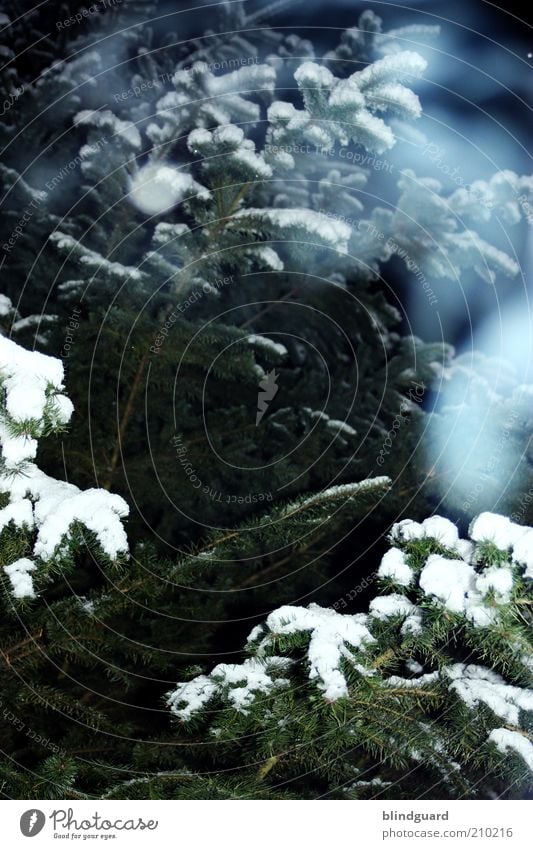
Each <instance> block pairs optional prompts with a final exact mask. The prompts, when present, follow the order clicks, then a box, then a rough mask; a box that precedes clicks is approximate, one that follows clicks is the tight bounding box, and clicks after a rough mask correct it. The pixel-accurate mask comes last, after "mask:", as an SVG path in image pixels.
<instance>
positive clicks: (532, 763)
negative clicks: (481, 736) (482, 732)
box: [489, 728, 533, 772]
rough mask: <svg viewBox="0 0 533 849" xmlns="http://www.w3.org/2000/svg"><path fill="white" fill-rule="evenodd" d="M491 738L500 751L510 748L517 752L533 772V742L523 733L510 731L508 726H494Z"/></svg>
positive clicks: (504, 751) (506, 750)
mask: <svg viewBox="0 0 533 849" xmlns="http://www.w3.org/2000/svg"><path fill="white" fill-rule="evenodd" d="M489 740H492V742H493V743H495V744H496V746H497V747H498V749H499V750H500V752H503V753H506V752H508V751H509V749H511V750H512V751H514V752H516V754H518V755H520V757H521V758H523V759H524V761H525V762H526V764H527V765H528V767H529V769H530V770H531V771H532V772H533V743H531V742H530V741H529V740H528V739H527V737H524V735H523V734H519V733H518V731H509V729H508V728H494V730H493V731H491V732H490V734H489Z"/></svg>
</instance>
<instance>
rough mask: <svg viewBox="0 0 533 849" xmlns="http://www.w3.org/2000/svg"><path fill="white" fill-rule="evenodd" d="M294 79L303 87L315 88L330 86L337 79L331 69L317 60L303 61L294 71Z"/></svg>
mask: <svg viewBox="0 0 533 849" xmlns="http://www.w3.org/2000/svg"><path fill="white" fill-rule="evenodd" d="M294 79H295V80H296V82H297V83H298V84H299V85H301V86H303V87H306V86H309V87H314V88H328V87H329V86H331V85H332V84H333V83H334V81H335V77H334V76H333V74H332V73H331V71H329V70H328V69H327V68H325V67H324V66H323V65H317V64H316V62H302V64H301V65H300V66H299V67H298V68H297V70H296V71H295V72H294Z"/></svg>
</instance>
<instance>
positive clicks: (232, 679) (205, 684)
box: [167, 657, 291, 720]
mask: <svg viewBox="0 0 533 849" xmlns="http://www.w3.org/2000/svg"><path fill="white" fill-rule="evenodd" d="M290 665H291V661H290V660H288V659H287V658H281V657H270V658H268V659H267V660H265V661H259V660H257V659H255V658H248V659H247V660H245V661H244V663H240V664H234V663H219V664H218V666H215V668H214V669H213V671H212V672H211V673H210V675H209V676H207V675H199V676H197V677H196V678H194V679H193V680H192V681H188V682H185V683H183V684H178V686H177V688H176V690H174V692H172V693H170V694H169V696H168V702H167V703H168V704H169V706H170V709H171V711H172V713H174V714H175V715H176V716H179V717H180V719H183V720H187V719H190V718H191V716H192V715H193V714H195V713H197V712H198V711H199V710H200V709H201V708H202V707H203V706H204V705H205V704H207V703H208V702H209V701H210V700H211V699H212V698H213V697H214V696H215V695H217V694H219V693H220V694H225V695H226V696H227V699H228V701H229V702H230V703H231V705H232V706H233V707H234V708H235V710H237V711H238V712H239V713H247V708H248V707H249V706H250V705H251V703H252V702H253V700H254V699H255V696H256V695H257V693H269V692H271V691H272V690H274V689H279V688H282V687H285V686H288V685H289V681H288V679H286V678H276V679H274V678H272V674H273V673H274V672H278V671H280V670H282V669H286V668H287V667H288V666H290ZM236 685H240V686H236ZM226 691H227V692H226ZM183 705H184V706H183ZM180 706H181V707H180Z"/></svg>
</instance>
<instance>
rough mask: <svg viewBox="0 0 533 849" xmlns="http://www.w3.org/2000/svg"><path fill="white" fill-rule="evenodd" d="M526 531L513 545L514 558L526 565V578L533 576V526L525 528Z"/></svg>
mask: <svg viewBox="0 0 533 849" xmlns="http://www.w3.org/2000/svg"><path fill="white" fill-rule="evenodd" d="M524 531H525V533H524V534H523V535H522V536H521V537H520V538H519V539H518V540H517V542H515V544H514V545H513V560H514V561H515V563H518V564H519V565H520V566H525V567H526V571H525V573H524V574H525V576H526V578H533V528H524Z"/></svg>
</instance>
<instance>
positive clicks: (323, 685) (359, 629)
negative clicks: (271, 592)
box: [264, 604, 375, 701]
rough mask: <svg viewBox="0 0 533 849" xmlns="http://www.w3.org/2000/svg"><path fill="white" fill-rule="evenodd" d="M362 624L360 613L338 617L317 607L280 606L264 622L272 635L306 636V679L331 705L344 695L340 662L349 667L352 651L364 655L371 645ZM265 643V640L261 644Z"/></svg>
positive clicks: (346, 689) (345, 686)
mask: <svg viewBox="0 0 533 849" xmlns="http://www.w3.org/2000/svg"><path fill="white" fill-rule="evenodd" d="M366 622H367V617H366V616H365V615H364V614H362V613H358V614H355V615H354V616H350V615H342V614H340V613H337V612H336V611H335V610H332V609H328V608H325V607H320V606H319V605H318V604H310V605H309V607H308V608H305V607H293V606H291V605H284V606H283V607H280V608H278V610H274V611H273V612H272V613H270V614H269V616H268V617H267V620H266V624H267V626H268V627H269V628H270V630H271V631H272V633H273V634H274V635H277V634H295V633H297V632H298V631H309V632H310V641H309V647H308V650H307V656H308V660H309V667H310V668H309V678H310V679H311V680H312V681H316V682H317V684H318V687H319V688H320V689H321V690H322V691H323V693H324V696H325V698H326V699H330V700H332V701H334V700H335V699H339V698H342V697H343V696H347V695H348V685H347V683H346V678H345V677H344V675H343V673H342V671H341V669H340V664H341V661H342V659H343V658H344V659H346V660H348V661H350V662H351V663H353V660H354V658H353V651H352V649H353V650H356V651H357V650H362V651H364V649H365V647H366V646H367V645H368V644H369V643H373V642H375V639H374V637H373V636H372V634H371V633H370V631H369V630H368V628H367V625H366ZM268 640H269V637H266V638H265V641H264V642H267V641H268Z"/></svg>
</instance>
